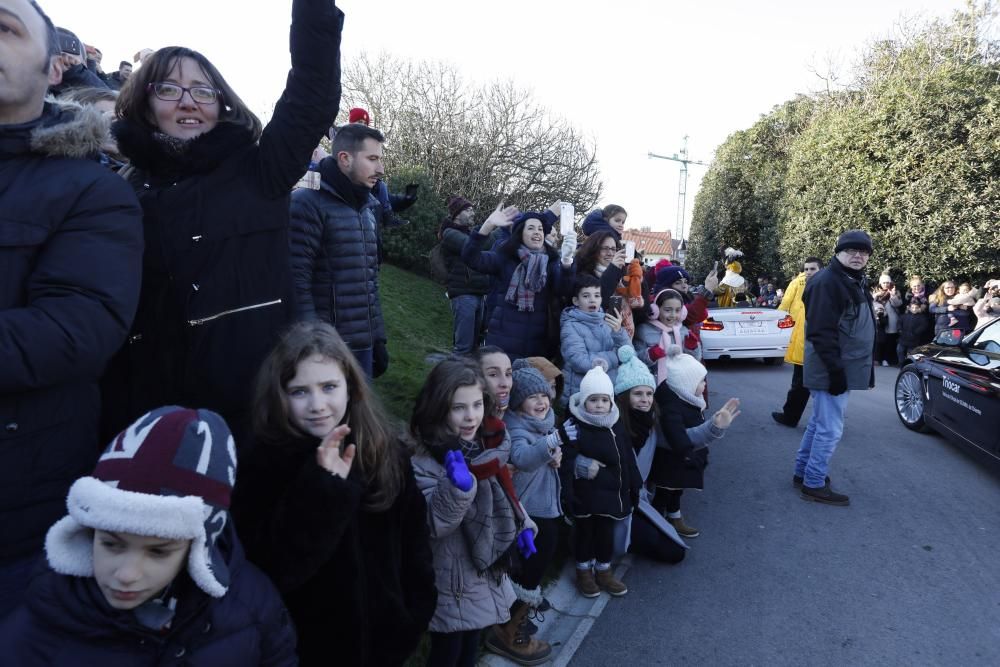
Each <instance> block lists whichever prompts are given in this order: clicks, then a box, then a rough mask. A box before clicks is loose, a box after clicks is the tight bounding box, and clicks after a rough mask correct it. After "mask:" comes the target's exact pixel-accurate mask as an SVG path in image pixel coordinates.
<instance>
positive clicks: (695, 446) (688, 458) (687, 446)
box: [649, 345, 740, 538]
mask: <svg viewBox="0 0 1000 667" xmlns="http://www.w3.org/2000/svg"><path fill="white" fill-rule="evenodd" d="M665 365H666V373H667V378H666V381H665V382H663V383H661V384H660V385H659V386H658V387H657V388H656V393H655V394H654V399H655V400H656V404H657V406H658V407H659V411H660V427H661V429H662V431H663V437H664V440H665V444H666V447H661V448H657V449H656V452H655V453H654V455H653V465H652V469H651V470H650V473H649V483H650V485H651V486H653V487H654V489H655V495H654V496H653V500H652V505H653V507H654V508H656V509H657V510H659V511H661V512H663V513H664V515H665V516H666V518H667V521H668V522H669V523H670V524H671V525H672V526H673V527H674V529H675V530H676V531H677V533H678V534H680V536H681V537H687V538H691V537H698V535H699V534H700V531H699V530H698V529H697V528H693V527H691V526H689V525H687V524H686V523H685V522H684V518H683V516H682V515H681V496H682V495H683V494H684V489H701V488H703V487H704V470H705V466H706V465H708V445H709V443H711V442H713V441H715V440H718V439H719V438H721V437H722V436H723V435H725V432H726V429H727V428H729V425H730V424H732V421H733V419H735V418H736V417H737V416H738V415H739V414H740V411H739V405H740V401H739V399H738V398H731V399H729V400H728V401H727V402H726V404H725V405H724V406H722V408H720V409H719V410H718V411H717V412H716V413H715V414H714V415H713V416H712V419H711V421H705V417H704V412H705V407H706V404H705V398H704V396H703V394H704V391H705V377H706V375H707V374H708V371H706V370H705V367H704V366H703V365H702V364H701V362H699V361H697V360H695V359H694V358H693V357H691V356H690V355H687V354H684V353H683V352H681V349H680V347H678V346H676V345H672V346H671V347H670V348H669V349H668V350H667V356H666V364H665Z"/></svg>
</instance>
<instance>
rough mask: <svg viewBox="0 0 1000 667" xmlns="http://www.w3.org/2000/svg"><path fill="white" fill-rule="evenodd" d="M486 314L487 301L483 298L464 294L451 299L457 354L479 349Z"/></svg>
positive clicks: (454, 346)
mask: <svg viewBox="0 0 1000 667" xmlns="http://www.w3.org/2000/svg"><path fill="white" fill-rule="evenodd" d="M485 312H486V300H485V299H484V298H483V297H481V296H476V295H474V294H462V295H461V296H454V297H452V298H451V314H452V316H453V317H454V319H455V324H454V326H455V334H454V345H453V348H454V351H455V354H466V353H468V352H472V351H473V350H474V349H476V348H477V347H479V342H480V340H481V339H482V330H483V324H484V323H483V318H484V315H485Z"/></svg>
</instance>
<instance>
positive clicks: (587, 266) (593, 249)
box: [576, 230, 648, 340]
mask: <svg viewBox="0 0 1000 667" xmlns="http://www.w3.org/2000/svg"><path fill="white" fill-rule="evenodd" d="M626 243H630V242H628V241H627V242H626ZM633 255H634V246H633ZM576 264H577V271H578V273H579V274H588V275H593V276H595V277H596V278H598V279H599V280H600V281H601V307H602V308H603V309H604V310H605V311H607V312H609V313H610V312H612V311H614V312H615V313H617V314H618V316H619V317H621V320H622V327H623V328H624V329H625V331H626V332H627V333H628V336H629V340H631V339H632V337H633V336H635V329H636V327H637V326H638V324H640V323H642V322H644V321H645V320H646V317H645V316H644V311H645V306H646V302H645V300H644V299H643V296H642V295H643V294H646V293H647V292H648V289H647V287H646V285H645V284H644V283H643V275H642V261H641V259H636V258H635V257H634V256H633V258H632V259H631V260H628V261H626V249H625V245H624V244H622V243H619V242H618V240H617V238H616V237H615V235H614V234H613V233H612V231H610V230H603V231H596V232H594V233H593V234H591V235H590V236H588V237H587V240H586V241H584V243H583V245H581V246H580V249H579V250H578V251H577V253H576ZM612 299H614V301H613V302H612Z"/></svg>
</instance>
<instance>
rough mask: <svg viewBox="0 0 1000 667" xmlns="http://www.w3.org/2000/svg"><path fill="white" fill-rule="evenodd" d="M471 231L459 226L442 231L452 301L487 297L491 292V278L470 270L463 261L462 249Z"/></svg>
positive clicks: (444, 228) (442, 247) (449, 226)
mask: <svg viewBox="0 0 1000 667" xmlns="http://www.w3.org/2000/svg"><path fill="white" fill-rule="evenodd" d="M470 231H471V230H470V229H463V228H459V227H458V226H457V225H445V226H444V227H443V228H442V230H441V249H442V250H443V251H444V263H445V266H447V267H448V277H447V279H446V280H445V286H446V287H447V288H448V296H449V297H450V298H452V299H454V298H455V297H456V296H466V295H472V296H486V293H487V292H489V291H490V277H489V276H488V275H486V274H485V273H479V272H478V271H474V270H473V269H471V268H469V265H468V264H466V263H465V261H464V260H463V259H462V248H463V247H465V241H466V239H468V238H469V232H470ZM480 238H481V237H480Z"/></svg>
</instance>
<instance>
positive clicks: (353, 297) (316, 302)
mask: <svg viewBox="0 0 1000 667" xmlns="http://www.w3.org/2000/svg"><path fill="white" fill-rule="evenodd" d="M319 171H320V176H321V184H320V189H319V190H310V189H307V188H302V189H299V190H296V191H295V193H294V194H293V195H292V208H291V218H292V221H291V238H290V247H291V257H292V259H291V262H292V278H293V282H294V284H295V307H296V311H297V316H298V318H299V319H303V320H307V319H317V318H318V319H321V320H323V321H324V322H329V323H330V324H332V325H333V326H334V327H336V329H337V333H339V334H340V336H341V338H343V339H344V341H345V342H346V343H347V344H348V345H349V346H350V347H351V349H353V350H367V349H372V348H374V347H375V343H376V341H385V339H386V335H385V322H384V321H383V319H382V303H381V301H380V299H379V294H378V272H379V268H378V221H377V218H376V215H375V211H376V208H377V207H378V206H379V203H378V200H377V199H375V197H373V196H372V195H370V194H368V195H366V199H365V200H363V203H362V204H361V206H360V207H359V208H355V207H354V206H351V204H349V203H348V202H349V201H352V200H353V198H352V196H351V194H350V193H344V192H343V190H344V188H349V187H351V186H350V185H349V183H350V182H349V181H348V180H347V178H346V177H345V176H344V175H343V174H342V173H341V172H340V168H339V167H338V166H337V161H336V158H332V157H328V158H326V159H324V160H323V161H322V162H320V165H319Z"/></svg>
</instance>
